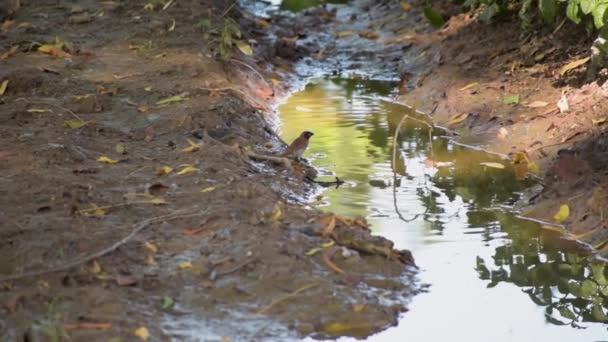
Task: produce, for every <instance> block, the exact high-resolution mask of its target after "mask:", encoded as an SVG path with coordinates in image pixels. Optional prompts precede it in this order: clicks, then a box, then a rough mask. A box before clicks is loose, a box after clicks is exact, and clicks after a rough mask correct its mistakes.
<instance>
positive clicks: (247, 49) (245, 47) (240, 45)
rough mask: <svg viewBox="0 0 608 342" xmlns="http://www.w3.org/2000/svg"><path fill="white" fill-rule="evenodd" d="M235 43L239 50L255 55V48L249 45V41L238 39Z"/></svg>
mask: <svg viewBox="0 0 608 342" xmlns="http://www.w3.org/2000/svg"><path fill="white" fill-rule="evenodd" d="M235 44H236V47H237V48H238V49H239V51H241V52H242V53H243V54H244V55H247V56H251V55H253V50H252V49H251V45H249V43H247V42H245V41H242V40H237V41H236V42H235Z"/></svg>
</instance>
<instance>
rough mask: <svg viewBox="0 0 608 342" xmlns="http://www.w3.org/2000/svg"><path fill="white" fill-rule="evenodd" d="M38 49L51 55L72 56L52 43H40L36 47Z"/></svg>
mask: <svg viewBox="0 0 608 342" xmlns="http://www.w3.org/2000/svg"><path fill="white" fill-rule="evenodd" d="M38 51H40V52H42V53H46V54H47V55H51V56H53V57H61V58H70V57H72V55H70V54H69V53H67V52H65V51H63V50H61V49H59V48H56V47H54V46H53V45H49V44H46V45H42V46H40V47H39V48H38Z"/></svg>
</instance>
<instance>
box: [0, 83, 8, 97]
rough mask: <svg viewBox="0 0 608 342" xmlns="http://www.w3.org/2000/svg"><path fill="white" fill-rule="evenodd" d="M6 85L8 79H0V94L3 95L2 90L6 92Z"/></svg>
mask: <svg viewBox="0 0 608 342" xmlns="http://www.w3.org/2000/svg"><path fill="white" fill-rule="evenodd" d="M7 87H8V80H4V81H2V83H1V84H0V96H2V95H4V92H6V88H7Z"/></svg>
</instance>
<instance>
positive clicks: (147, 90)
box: [144, 87, 152, 93]
mask: <svg viewBox="0 0 608 342" xmlns="http://www.w3.org/2000/svg"><path fill="white" fill-rule="evenodd" d="M144 91H146V92H148V93H149V92H151V91H152V87H145V88H144Z"/></svg>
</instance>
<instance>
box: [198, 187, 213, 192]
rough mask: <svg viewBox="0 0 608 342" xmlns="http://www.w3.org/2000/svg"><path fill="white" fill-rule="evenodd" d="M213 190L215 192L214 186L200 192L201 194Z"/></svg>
mask: <svg viewBox="0 0 608 342" xmlns="http://www.w3.org/2000/svg"><path fill="white" fill-rule="evenodd" d="M214 190H215V187H214V186H210V187H208V188H204V189H203V190H201V192H211V191H214Z"/></svg>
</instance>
